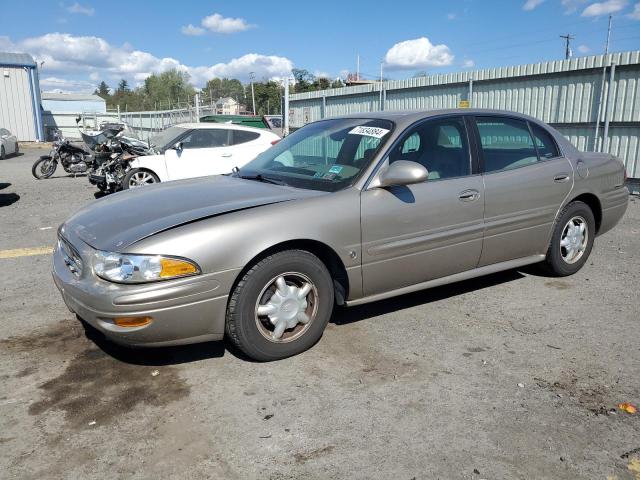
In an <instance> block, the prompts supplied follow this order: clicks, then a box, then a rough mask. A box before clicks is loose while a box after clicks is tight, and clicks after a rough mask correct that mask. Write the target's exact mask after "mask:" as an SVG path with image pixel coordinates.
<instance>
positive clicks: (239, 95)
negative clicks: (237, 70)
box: [202, 78, 245, 103]
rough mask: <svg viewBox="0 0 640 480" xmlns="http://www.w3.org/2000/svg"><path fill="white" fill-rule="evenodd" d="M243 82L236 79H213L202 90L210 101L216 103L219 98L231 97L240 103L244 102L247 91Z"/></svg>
mask: <svg viewBox="0 0 640 480" xmlns="http://www.w3.org/2000/svg"><path fill="white" fill-rule="evenodd" d="M244 88H245V87H244V85H242V82H241V81H240V80H238V79H235V78H212V79H211V80H209V81H208V82H207V83H206V85H205V86H204V88H203V89H202V92H203V94H204V95H205V96H206V97H207V99H208V100H213V101H214V102H215V101H216V100H218V99H219V98H223V97H231V98H234V99H236V100H237V101H238V102H241V103H242V102H243V101H244V96H245V89H244Z"/></svg>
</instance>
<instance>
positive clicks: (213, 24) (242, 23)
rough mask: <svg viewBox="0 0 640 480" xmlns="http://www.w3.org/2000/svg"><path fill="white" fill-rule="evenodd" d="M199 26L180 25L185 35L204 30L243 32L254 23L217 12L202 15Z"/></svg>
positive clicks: (201, 32)
mask: <svg viewBox="0 0 640 480" xmlns="http://www.w3.org/2000/svg"><path fill="white" fill-rule="evenodd" d="M200 25H201V27H196V26H194V25H192V24H189V25H187V26H185V27H182V33H184V34H185V35H203V34H204V33H206V31H209V32H213V33H236V32H244V31H245V30H248V29H250V28H253V27H254V26H255V25H251V24H249V23H247V21H246V20H245V19H244V18H232V17H223V16H222V15H220V14H219V13H214V14H213V15H209V16H207V17H204V18H203V19H202V20H201V21H200Z"/></svg>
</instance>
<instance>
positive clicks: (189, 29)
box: [180, 24, 206, 36]
mask: <svg viewBox="0 0 640 480" xmlns="http://www.w3.org/2000/svg"><path fill="white" fill-rule="evenodd" d="M180 31H181V32H182V33H184V34H185V35H190V36H198V35H204V34H205V33H206V30H205V29H204V28H202V27H196V26H195V25H192V24H189V25H186V26H184V27H182V28H181V29H180Z"/></svg>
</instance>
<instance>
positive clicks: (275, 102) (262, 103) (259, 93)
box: [249, 81, 283, 115]
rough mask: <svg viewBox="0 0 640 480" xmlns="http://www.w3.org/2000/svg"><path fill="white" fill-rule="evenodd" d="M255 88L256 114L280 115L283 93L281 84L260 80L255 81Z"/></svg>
mask: <svg viewBox="0 0 640 480" xmlns="http://www.w3.org/2000/svg"><path fill="white" fill-rule="evenodd" d="M253 88H254V91H255V96H256V114H258V115H268V114H271V115H279V114H280V99H281V98H282V93H283V92H282V87H281V86H280V84H279V83H278V82H273V81H267V82H259V83H254V84H253ZM249 95H251V92H249Z"/></svg>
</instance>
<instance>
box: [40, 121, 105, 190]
mask: <svg viewBox="0 0 640 480" xmlns="http://www.w3.org/2000/svg"><path fill="white" fill-rule="evenodd" d="M54 139H55V140H54V142H53V148H52V149H51V151H50V152H49V155H44V156H41V157H40V158H39V159H38V160H36V161H35V163H34V164H33V167H32V168H31V173H32V174H33V176H34V177H36V178H37V179H38V180H41V179H43V178H49V177H50V176H51V175H53V173H54V172H55V171H56V168H58V163H60V164H61V165H62V168H64V171H65V172H67V173H72V174H74V175H76V174H78V173H85V172H86V171H88V170H89V168H91V166H92V164H93V157H92V155H91V152H88V151H87V150H85V149H84V148H83V147H79V146H77V145H73V144H72V143H70V142H69V140H67V139H66V138H64V137H63V136H62V134H61V133H60V132H59V131H56V132H55V134H54Z"/></svg>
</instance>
